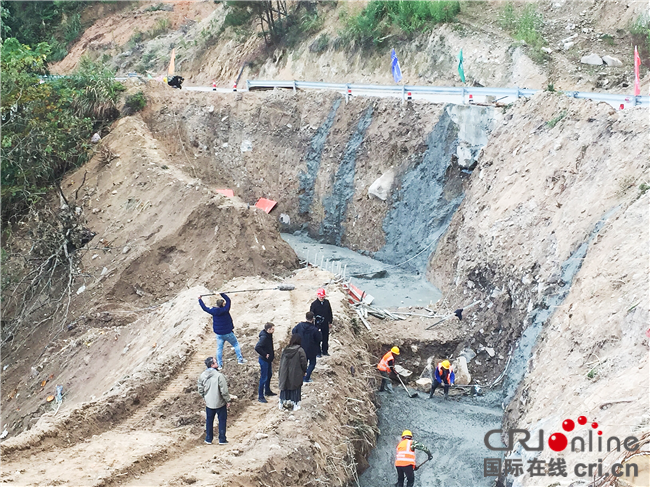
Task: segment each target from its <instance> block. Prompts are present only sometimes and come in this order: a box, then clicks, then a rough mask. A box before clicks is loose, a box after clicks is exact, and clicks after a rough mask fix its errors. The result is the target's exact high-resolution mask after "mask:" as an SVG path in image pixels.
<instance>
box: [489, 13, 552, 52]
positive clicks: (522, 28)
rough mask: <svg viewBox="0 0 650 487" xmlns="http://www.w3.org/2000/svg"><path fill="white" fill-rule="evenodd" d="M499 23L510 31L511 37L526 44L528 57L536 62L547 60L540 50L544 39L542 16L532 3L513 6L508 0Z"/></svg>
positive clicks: (544, 41) (543, 44) (544, 42)
mask: <svg viewBox="0 0 650 487" xmlns="http://www.w3.org/2000/svg"><path fill="white" fill-rule="evenodd" d="M499 25H500V26H501V27H502V28H503V29H504V30H506V31H507V32H509V33H510V35H511V36H512V38H513V39H515V40H517V41H523V42H525V43H526V45H527V46H528V54H529V56H530V58H531V59H532V60H533V61H535V62H538V63H542V62H544V61H546V60H548V54H546V53H545V52H544V51H542V47H544V46H545V45H546V40H545V39H544V37H543V36H542V32H541V30H542V27H543V25H544V18H543V17H542V14H540V13H539V12H537V8H536V6H535V5H534V4H532V3H527V4H525V5H523V6H515V5H514V4H513V3H512V2H508V3H506V4H505V5H504V6H503V9H502V10H501V14H500V16H499Z"/></svg>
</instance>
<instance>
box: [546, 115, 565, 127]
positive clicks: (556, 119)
mask: <svg viewBox="0 0 650 487" xmlns="http://www.w3.org/2000/svg"><path fill="white" fill-rule="evenodd" d="M566 113H567V112H566V110H562V111H561V112H560V113H559V114H558V115H557V117H554V118H552V119H551V120H549V121H548V122H546V125H547V127H548V128H551V129H552V128H553V127H555V126H556V125H557V124H558V123H560V121H561V120H562V119H563V118H564V117H566Z"/></svg>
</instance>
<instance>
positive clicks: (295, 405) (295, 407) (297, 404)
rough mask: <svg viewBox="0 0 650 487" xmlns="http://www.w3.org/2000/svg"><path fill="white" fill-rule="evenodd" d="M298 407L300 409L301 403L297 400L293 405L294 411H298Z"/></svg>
mask: <svg viewBox="0 0 650 487" xmlns="http://www.w3.org/2000/svg"><path fill="white" fill-rule="evenodd" d="M298 409H300V403H299V402H297V403H296V404H294V405H293V410H294V411H298Z"/></svg>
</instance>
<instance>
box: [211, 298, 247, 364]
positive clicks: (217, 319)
mask: <svg viewBox="0 0 650 487" xmlns="http://www.w3.org/2000/svg"><path fill="white" fill-rule="evenodd" d="M221 297H222V298H223V299H217V306H216V307H215V308H208V307H207V306H206V305H205V304H203V296H199V304H200V305H201V308H203V311H205V312H206V313H210V314H211V315H212V330H213V331H214V333H215V335H217V365H218V366H219V369H221V368H222V367H223V344H224V343H225V342H228V343H230V344H231V345H232V346H233V348H234V349H235V354H237V363H239V364H245V363H246V362H247V360H246V359H245V358H244V357H243V355H242V354H241V348H240V347H239V342H238V341H237V337H236V336H235V334H234V333H233V330H234V329H235V325H234V324H233V322H232V317H231V316H230V298H229V297H228V296H227V295H226V293H221Z"/></svg>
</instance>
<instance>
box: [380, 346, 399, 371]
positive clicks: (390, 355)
mask: <svg viewBox="0 0 650 487" xmlns="http://www.w3.org/2000/svg"><path fill="white" fill-rule="evenodd" d="M389 360H395V359H394V358H393V352H391V351H390V350H389V351H388V352H386V355H384V356H383V357H382V359H381V360H380V361H379V363H378V364H377V369H379V370H381V371H382V372H388V371H389V370H390V366H389V365H388V361H389Z"/></svg>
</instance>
